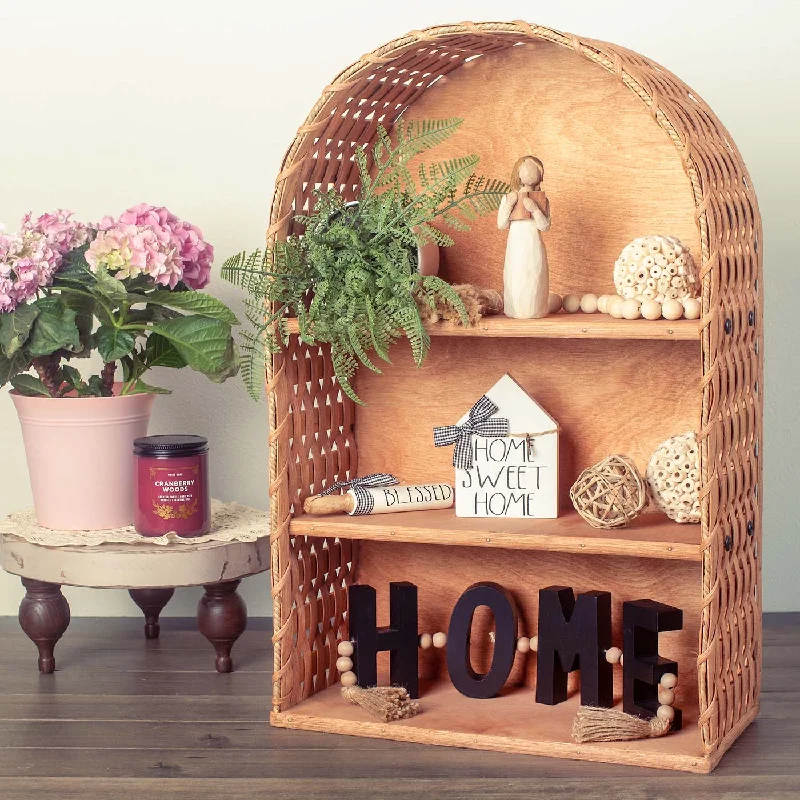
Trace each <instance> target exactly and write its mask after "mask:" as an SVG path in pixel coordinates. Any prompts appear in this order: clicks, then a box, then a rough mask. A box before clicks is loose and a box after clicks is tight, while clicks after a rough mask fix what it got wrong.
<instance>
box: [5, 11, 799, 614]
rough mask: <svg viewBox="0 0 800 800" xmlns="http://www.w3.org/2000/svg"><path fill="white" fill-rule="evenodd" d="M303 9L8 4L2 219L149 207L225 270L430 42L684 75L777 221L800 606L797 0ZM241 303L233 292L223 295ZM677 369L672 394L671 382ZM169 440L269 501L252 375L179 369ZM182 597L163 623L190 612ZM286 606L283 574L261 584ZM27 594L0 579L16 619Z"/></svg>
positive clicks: (81, 594)
mask: <svg viewBox="0 0 800 800" xmlns="http://www.w3.org/2000/svg"><path fill="white" fill-rule="evenodd" d="M541 6H542V7H538V4H531V3H528V2H522V0H493V2H491V3H490V2H487V0H437V2H430V0H425V1H424V2H423V0H404V1H403V2H392V3H387V2H382V1H380V0H371V1H370V2H366V1H365V0H349V2H347V3H343V2H337V1H336V0H328V2H322V0H306V2H304V3H280V2H263V0H261V2H256V1H255V0H252V2H245V0H226V1H225V2H218V3H213V4H212V3H208V2H198V1H197V0H194V2H190V1H188V0H181V1H180V2H175V1H174V0H139V2H137V3H133V4H131V3H125V4H122V3H119V2H117V3H114V2H109V0H58V2H56V0H39V2H36V3H31V2H23V1H22V0H17V2H13V0H11V1H9V0H6V1H5V2H4V3H2V5H0V35H2V46H1V47H0V75H2V76H3V79H4V86H3V89H2V94H0V98H1V100H2V112H1V116H2V118H1V119H0V158H1V159H2V161H1V162H0V220H4V221H5V222H6V223H8V226H9V229H11V230H14V229H15V226H16V224H17V220H18V219H19V217H20V216H21V215H22V213H23V212H24V211H27V210H28V209H32V210H33V211H34V212H36V213H41V212H43V211H46V210H51V209H53V208H56V207H68V208H72V209H74V210H75V211H76V212H77V213H78V214H79V216H80V217H82V218H84V219H98V218H99V217H100V216H102V215H104V214H107V213H118V212H119V211H121V210H122V209H124V208H126V207H128V206H130V205H133V204H134V203H138V202H142V201H146V202H151V203H156V204H164V205H167V206H168V207H169V208H170V209H172V210H174V211H175V212H176V213H177V214H178V215H180V216H182V217H184V218H186V219H189V220H191V221H193V222H195V223H197V224H198V225H200V227H201V228H202V229H203V231H204V232H205V233H206V235H207V238H208V239H209V240H210V241H212V242H213V243H214V245H215V246H216V248H217V253H218V260H217V263H218V265H219V263H221V261H222V259H223V258H224V257H225V256H227V255H228V254H231V253H233V252H235V251H236V250H238V249H243V248H253V247H256V246H259V245H260V244H261V242H262V241H263V230H264V228H265V224H266V219H267V215H268V210H269V202H270V197H271V187H272V185H273V182H274V179H275V175H276V173H277V171H278V168H279V165H280V160H281V158H282V156H283V153H284V151H285V149H286V147H287V146H288V145H289V143H290V142H291V140H292V138H293V135H294V132H295V131H296V129H297V127H298V125H300V124H301V122H302V121H303V119H304V118H305V115H306V114H307V113H308V111H309V109H310V108H311V106H312V105H313V104H314V103H315V102H316V100H317V98H318V97H319V94H320V92H321V90H322V89H323V87H324V86H325V85H326V84H327V83H328V81H329V80H330V79H331V78H332V77H333V76H334V75H335V74H336V73H337V72H338V71H339V70H341V69H342V68H343V67H345V66H347V65H348V64H350V63H351V62H352V61H354V60H356V59H357V58H358V57H359V56H361V55H362V54H363V53H365V52H368V51H369V50H371V49H372V48H374V47H376V46H378V45H380V44H382V43H384V42H386V41H388V40H389V39H392V38H394V37H396V36H399V35H402V34H403V33H405V32H406V31H408V30H411V29H413V28H422V27H425V26H427V25H432V24H438V23H446V22H458V21H461V20H463V19H472V20H483V19H517V18H520V17H524V18H527V19H529V20H530V21H532V22H537V23H540V24H544V25H550V26H552V27H554V28H558V29H561V30H567V31H574V32H575V33H578V34H582V35H586V36H590V37H593V38H596V39H601V40H606V41H612V42H616V43H618V44H621V45H624V46H626V47H629V48H632V49H634V50H638V51H640V52H642V53H645V54H647V55H648V56H650V57H651V58H654V59H655V60H656V61H658V62H660V63H662V64H664V65H665V66H666V67H668V68H669V69H671V70H673V71H674V72H676V73H677V74H678V75H680V76H681V77H682V78H683V79H684V80H685V81H686V82H687V83H689V84H690V85H691V86H693V87H694V88H695V89H696V90H697V91H698V92H699V93H700V94H701V95H702V96H703V97H704V98H705V99H706V100H707V101H708V102H709V103H710V104H711V106H712V107H713V108H714V109H715V110H716V112H717V113H718V115H719V116H720V118H721V119H722V121H723V122H724V123H725V124H726V126H727V127H728V128H729V130H730V132H731V134H732V135H733V138H734V139H735V140H736V142H737V144H738V146H739V148H740V149H741V151H742V153H743V154H744V157H745V160H746V161H747V163H748V165H749V168H750V171H751V173H752V176H753V179H754V181H755V184H756V188H757V190H758V195H759V200H760V204H761V211H762V213H763V215H764V224H765V254H766V278H765V286H766V293H767V294H766V299H767V316H766V327H767V337H766V338H767V344H766V359H767V370H768V372H767V381H766V382H767V394H766V402H767V409H766V416H765V426H766V434H765V442H764V447H763V452H764V458H765V470H766V479H765V484H766V485H765V488H764V492H763V495H764V499H765V509H766V510H765V515H764V523H765V546H764V573H765V585H764V601H765V607H766V608H767V609H768V610H799V609H800V581H798V580H797V578H796V575H795V573H796V570H797V565H798V564H799V563H800V559H798V556H800V545H798V534H797V532H796V531H795V525H794V521H795V520H797V519H798V518H800V491H798V489H797V481H796V477H797V476H796V472H795V469H794V466H793V465H794V454H795V449H796V447H797V444H798V433H799V432H800V404H799V403H798V402H797V397H798V390H799V389H800V381H798V369H799V368H800V347H798V342H797V341H796V339H797V332H796V328H795V326H794V325H793V324H792V323H793V322H794V320H793V317H796V314H797V298H798V297H800V280H799V279H798V271H797V241H798V211H797V209H798V207H800V192H798V186H800V158H799V157H798V150H797V148H798V141H800V135H799V134H800V130H799V129H800V125H798V121H800V111H799V110H798V106H797V104H796V103H795V102H794V101H792V100H791V99H790V97H791V94H792V93H794V92H796V91H797V89H798V77H800V70H799V69H798V60H797V41H796V37H795V36H794V31H795V30H796V29H797V26H798V24H800V4H798V3H796V2H795V1H794V0H785V1H784V2H780V1H778V0H772V2H770V1H769V0H760V1H759V2H749V1H744V0H715V1H714V2H710V1H709V0H706V2H704V3H700V2H697V0H691V1H690V2H687V0H673V1H672V2H671V3H669V4H665V3H663V2H660V3H654V2H647V3H645V2H641V0H631V1H630V2H619V1H618V0H604V2H602V3H600V2H596V0H582V1H581V2H560V3H549V4H541ZM210 288H211V290H212V291H213V292H215V293H216V294H218V295H219V296H220V297H222V298H223V299H225V300H228V301H234V300H235V298H234V292H233V291H232V290H231V289H230V288H229V287H227V286H225V285H224V284H223V283H222V282H221V281H220V280H217V281H216V282H214V283H213V284H212V286H211V287H210ZM668 379H669V378H668V376H665V380H668ZM159 382H160V383H161V384H162V385H166V386H169V387H170V388H172V389H174V390H175V393H174V394H173V395H172V397H171V398H159V400H158V404H157V410H156V412H155V417H154V420H153V426H152V429H153V431H154V432H165V431H175V430H192V431H196V432H198V433H203V434H207V435H208V436H209V437H210V438H211V441H212V445H213V454H214V474H213V489H214V494H215V495H216V496H218V497H220V498H222V499H224V500H229V499H237V500H239V501H241V502H245V503H250V504H252V505H256V506H260V507H265V505H266V483H267V475H266V471H267V458H266V447H267V445H266V410H265V406H264V405H263V404H262V405H260V406H259V405H256V404H254V403H252V402H251V401H250V400H249V399H247V397H246V396H245V394H244V392H243V391H242V389H241V386H240V385H239V384H238V383H236V382H229V383H228V384H226V385H224V386H222V387H217V386H213V385H211V384H208V383H206V382H205V381H204V380H203V379H201V378H200V377H199V376H197V375H194V374H192V373H190V372H188V371H183V372H181V373H179V374H176V373H171V372H169V371H165V372H164V373H163V374H162V375H160V376H159ZM0 453H2V460H1V461H0V514H5V513H7V512H9V511H11V510H13V509H15V508H18V507H20V506H23V505H26V504H28V503H29V502H30V492H29V488H28V483H27V474H26V470H25V457H24V452H23V448H22V442H21V438H20V433H19V428H18V425H17V421H16V418H15V414H14V411H13V409H12V406H11V403H10V401H9V400H8V398H6V397H4V396H1V395H0ZM67 595H68V598H69V600H70V603H71V605H72V609H73V613H74V614H75V615H100V614H102V615H115V614H130V613H132V612H133V611H135V609H134V607H133V605H132V603H131V602H130V601H129V600H128V598H127V596H126V595H125V594H124V593H122V592H105V593H99V592H93V591H89V590H79V589H70V590H67ZM197 596H198V592H197V591H190V590H184V591H182V592H180V593H179V594H178V595H177V596H176V598H175V599H174V600H173V602H172V604H171V605H170V606H169V608H168V612H167V613H172V614H190V613H192V611H193V609H194V606H195V603H196V600H197ZM246 596H247V599H248V601H249V604H250V607H251V611H252V612H253V613H258V614H263V613H268V612H269V609H270V603H269V599H268V598H269V586H268V578H267V576H260V577H259V578H254V579H250V580H248V581H246ZM20 597H21V587H20V585H19V581H18V580H17V579H16V578H13V577H10V576H6V575H2V576H0V614H14V613H16V609H17V605H18V603H19V600H20Z"/></svg>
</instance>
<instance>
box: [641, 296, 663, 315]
mask: <svg viewBox="0 0 800 800" xmlns="http://www.w3.org/2000/svg"><path fill="white" fill-rule="evenodd" d="M642 316H643V317H644V318H645V319H661V303H657V302H656V301H655V300H644V301H643V302H642Z"/></svg>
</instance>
